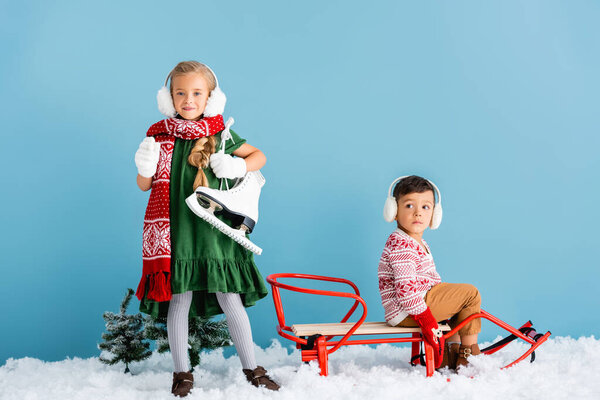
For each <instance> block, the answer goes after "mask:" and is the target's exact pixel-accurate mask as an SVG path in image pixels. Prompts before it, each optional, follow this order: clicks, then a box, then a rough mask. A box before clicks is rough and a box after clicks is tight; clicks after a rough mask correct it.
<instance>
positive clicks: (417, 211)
mask: <svg viewBox="0 0 600 400" xmlns="http://www.w3.org/2000/svg"><path fill="white" fill-rule="evenodd" d="M434 200H435V199H434V197H433V192H432V191H431V190H427V191H425V192H423V193H416V192H414V193H408V194H405V195H404V196H400V198H399V199H398V214H396V221H397V222H398V228H400V229H402V230H403V231H404V232H406V233H408V234H409V235H410V236H412V237H414V238H421V237H422V236H423V232H424V231H425V229H427V227H428V226H429V224H431V217H432V216H433V206H434Z"/></svg>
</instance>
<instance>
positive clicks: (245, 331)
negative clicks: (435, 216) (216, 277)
mask: <svg viewBox="0 0 600 400" xmlns="http://www.w3.org/2000/svg"><path fill="white" fill-rule="evenodd" d="M216 295H217V301H218V302H219V305H220V306H221V309H223V312H224V313H225V318H226V319H227V327H228V328H229V334H230V335H231V339H232V340H233V344H234V345H235V349H236V350H237V353H238V355H239V357H240V361H241V362H242V368H243V369H251V370H253V369H255V368H256V360H255V358H254V342H253V341H252V329H251V328H250V320H249V319H248V314H247V313H246V309H245V308H244V305H243V304H242V299H241V298H240V295H239V293H216Z"/></svg>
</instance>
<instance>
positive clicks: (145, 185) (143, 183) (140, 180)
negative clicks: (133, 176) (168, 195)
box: [137, 174, 152, 192]
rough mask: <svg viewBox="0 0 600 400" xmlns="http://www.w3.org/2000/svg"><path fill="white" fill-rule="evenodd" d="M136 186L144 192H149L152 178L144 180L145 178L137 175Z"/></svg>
mask: <svg viewBox="0 0 600 400" xmlns="http://www.w3.org/2000/svg"><path fill="white" fill-rule="evenodd" d="M137 185H138V187H139V188H140V189H142V190H143V191H144V192H146V191H148V190H150V188H151V187H152V177H150V178H146V177H144V176H141V175H140V174H138V176H137Z"/></svg>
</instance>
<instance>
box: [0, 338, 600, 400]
mask: <svg viewBox="0 0 600 400" xmlns="http://www.w3.org/2000/svg"><path fill="white" fill-rule="evenodd" d="M484 345H485V344H484ZM525 349H526V345H525V344H522V343H512V344H510V345H509V346H508V347H507V348H505V349H503V350H501V351H500V352H499V353H496V354H494V355H491V356H480V357H475V358H473V359H472V364H473V365H472V366H471V367H469V368H468V369H467V370H465V371H462V373H461V374H459V375H456V374H451V373H449V372H448V371H444V372H442V373H436V374H435V375H434V376H433V377H432V378H426V377H425V369H424V367H420V366H419V367H410V366H409V365H408V363H407V360H408V358H409V353H410V350H409V348H408V347H397V346H391V345H380V346H378V347H377V348H370V347H367V346H348V347H345V348H342V349H341V350H339V351H338V352H336V353H334V354H332V355H331V357H330V364H329V365H330V375H329V376H328V377H321V376H319V375H318V368H317V366H316V365H312V364H311V365H306V364H301V363H300V355H299V352H298V351H297V350H295V349H292V348H291V347H290V346H287V343H286V347H282V345H281V344H280V343H279V342H277V341H274V342H273V344H272V345H271V346H270V347H268V348H267V349H260V348H258V347H257V349H256V350H257V359H258V361H259V364H261V365H263V366H265V367H266V368H267V369H268V370H269V373H270V374H271V376H272V377H273V378H275V379H276V380H277V381H278V382H280V383H281V385H282V388H281V390H280V391H279V392H269V391H267V390H265V389H256V388H254V387H253V386H251V385H250V384H248V383H247V382H246V381H245V378H244V377H243V375H242V371H241V367H240V363H239V360H238V358H237V357H236V356H232V357H229V358H225V357H224V356H223V352H222V350H216V351H212V352H210V353H205V354H203V355H202V363H201V365H200V366H199V367H197V368H196V371H195V372H194V379H195V381H196V382H195V389H194V390H193V392H192V393H191V394H190V396H188V398H189V399H211V400H218V399H281V400H292V399H294V400H296V399H298V400H317V399H344V400H349V399H360V400H364V399H376V400H383V399H417V400H421V399H437V398H439V399H452V400H456V399H486V400H487V399H545V400H547V399H567V398H571V399H595V400H598V399H600V340H597V339H595V338H594V337H582V338H579V339H572V338H568V337H558V338H553V339H550V340H549V341H548V342H546V343H544V344H543V345H542V346H541V347H540V349H538V351H537V352H536V354H537V358H536V361H535V362H534V363H529V362H528V361H523V362H521V363H520V364H518V365H516V366H515V367H513V368H510V369H508V370H502V371H501V370H500V369H499V367H500V366H501V365H503V363H506V362H507V361H510V360H511V359H514V358H515V357H516V356H517V355H518V354H521V353H522V352H524V351H525ZM171 366H172V361H171V358H170V354H168V353H167V354H165V355H158V354H155V355H153V356H152V358H150V359H149V360H146V361H144V362H142V363H135V364H133V366H132V372H133V373H134V375H130V374H123V370H124V366H123V365H117V366H112V367H109V366H106V365H104V364H101V363H100V362H99V361H98V359H97V358H89V359H79V358H75V359H67V360H64V361H59V362H44V361H41V360H38V359H33V358H22V359H9V360H8V361H7V362H6V364H5V365H3V366H2V367H0V399H2V400H13V399H26V400H35V399H44V400H66V399H69V400H70V399H85V400H90V399H92V400H93V399H111V400H136V399H140V400H151V399H173V397H172V395H171V394H170V387H171V379H172V376H171Z"/></svg>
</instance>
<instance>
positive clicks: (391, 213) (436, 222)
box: [383, 175, 442, 229]
mask: <svg viewBox="0 0 600 400" xmlns="http://www.w3.org/2000/svg"><path fill="white" fill-rule="evenodd" d="M407 177H408V175H405V176H401V177H399V178H396V179H394V182H392V184H391V185H390V188H389V189H388V196H387V198H386V199H385V204H384V205H383V219H385V220H386V221H387V222H392V221H395V220H396V215H397V214H398V202H397V200H396V198H395V197H394V196H393V195H392V190H393V189H394V185H395V184H396V183H397V182H398V181H400V180H402V179H404V178H407ZM427 182H429V183H430V184H431V186H433V188H434V189H435V193H436V195H437V201H436V203H435V205H434V206H433V215H432V216H431V224H429V227H430V228H431V229H437V228H439V226H440V224H441V223H442V194H441V193H440V190H439V189H438V187H437V186H435V184H434V183H433V182H431V181H430V180H427Z"/></svg>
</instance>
